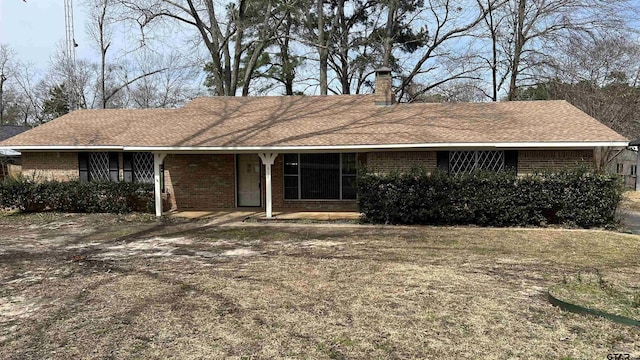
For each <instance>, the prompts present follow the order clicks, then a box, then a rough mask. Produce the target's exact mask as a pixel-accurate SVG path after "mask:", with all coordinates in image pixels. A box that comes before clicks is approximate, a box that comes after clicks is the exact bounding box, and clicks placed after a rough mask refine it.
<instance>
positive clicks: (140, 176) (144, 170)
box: [133, 152, 154, 184]
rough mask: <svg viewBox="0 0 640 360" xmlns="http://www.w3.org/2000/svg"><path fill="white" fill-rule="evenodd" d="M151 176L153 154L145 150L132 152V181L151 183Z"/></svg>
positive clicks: (152, 175)
mask: <svg viewBox="0 0 640 360" xmlns="http://www.w3.org/2000/svg"><path fill="white" fill-rule="evenodd" d="M153 177H154V174H153V154H152V153H147V152H139V153H133V181H134V182H137V183H147V184H152V183H153Z"/></svg>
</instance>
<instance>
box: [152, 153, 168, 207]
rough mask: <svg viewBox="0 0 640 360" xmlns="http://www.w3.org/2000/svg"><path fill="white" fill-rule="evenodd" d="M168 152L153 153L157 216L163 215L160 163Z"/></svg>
mask: <svg viewBox="0 0 640 360" xmlns="http://www.w3.org/2000/svg"><path fill="white" fill-rule="evenodd" d="M165 156H167V154H165V153H155V152H154V153H153V185H154V189H153V193H154V196H155V203H156V204H155V205H156V216H157V217H161V216H162V188H161V187H160V165H161V164H162V160H164V158H165Z"/></svg>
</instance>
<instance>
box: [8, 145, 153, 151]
mask: <svg viewBox="0 0 640 360" xmlns="http://www.w3.org/2000/svg"><path fill="white" fill-rule="evenodd" d="M0 149H20V150H56V151H59V150H124V146H115V145H24V146H22V145H21V146H0ZM154 149H155V148H154Z"/></svg>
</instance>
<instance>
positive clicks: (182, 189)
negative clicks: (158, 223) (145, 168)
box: [164, 155, 236, 210]
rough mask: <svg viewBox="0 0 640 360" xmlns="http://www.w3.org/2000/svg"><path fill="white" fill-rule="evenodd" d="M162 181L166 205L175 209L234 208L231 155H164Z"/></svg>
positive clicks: (232, 160) (234, 190)
mask: <svg viewBox="0 0 640 360" xmlns="http://www.w3.org/2000/svg"><path fill="white" fill-rule="evenodd" d="M164 169H165V172H164V179H165V180H164V181H165V189H166V193H167V195H168V199H169V203H170V204H171V208H172V209H178V210H212V209H225V208H226V209H228V208H233V207H235V206H236V197H235V196H236V186H235V156H234V155H167V157H166V158H165V159H164Z"/></svg>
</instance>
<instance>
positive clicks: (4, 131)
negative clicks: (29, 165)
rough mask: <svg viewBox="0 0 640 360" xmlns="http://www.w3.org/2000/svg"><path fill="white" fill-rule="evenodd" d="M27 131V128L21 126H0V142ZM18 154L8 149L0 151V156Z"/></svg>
mask: <svg viewBox="0 0 640 360" xmlns="http://www.w3.org/2000/svg"><path fill="white" fill-rule="evenodd" d="M27 130H29V127H28V126H22V125H0V141H2V140H5V139H8V138H10V137H12V136H16V135H18V134H20V133H23V132H25V131H27ZM19 155H20V153H19V152H17V151H13V150H10V149H0V156H19Z"/></svg>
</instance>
